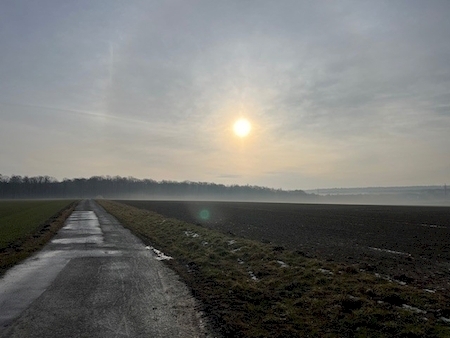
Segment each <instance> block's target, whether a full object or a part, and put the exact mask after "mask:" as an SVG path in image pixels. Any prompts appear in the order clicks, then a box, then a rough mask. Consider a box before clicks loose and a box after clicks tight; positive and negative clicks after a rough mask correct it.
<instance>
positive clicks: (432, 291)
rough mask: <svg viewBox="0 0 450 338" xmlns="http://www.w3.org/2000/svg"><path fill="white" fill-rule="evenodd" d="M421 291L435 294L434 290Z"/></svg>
mask: <svg viewBox="0 0 450 338" xmlns="http://www.w3.org/2000/svg"><path fill="white" fill-rule="evenodd" d="M423 291H425V292H429V293H436V290H431V289H423Z"/></svg>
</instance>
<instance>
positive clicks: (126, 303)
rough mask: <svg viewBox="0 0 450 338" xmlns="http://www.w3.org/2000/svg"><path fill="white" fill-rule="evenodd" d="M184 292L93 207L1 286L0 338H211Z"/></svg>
mask: <svg viewBox="0 0 450 338" xmlns="http://www.w3.org/2000/svg"><path fill="white" fill-rule="evenodd" d="M198 308H199V307H198V304H197V303H196V301H195V299H194V298H193V297H192V295H191V294H190V292H189V290H188V288H187V287H186V286H185V285H184V284H183V283H182V282H181V281H180V280H179V279H178V276H177V275H176V274H175V273H174V272H173V271H172V270H170V269H169V268H167V267H166V266H165V265H164V264H163V263H162V262H161V261H159V260H158V259H157V256H156V255H155V254H154V253H153V252H152V251H151V250H148V248H146V247H145V245H144V244H143V243H142V242H141V241H140V240H139V239H138V238H136V237H135V236H134V235H132V234H131V233H130V232H129V231H128V230H127V229H125V228H123V227H122V226H121V225H120V224H119V222H118V221H117V220H116V219H115V218H114V217H112V216H111V215H109V214H108V213H106V212H105V211H104V210H103V209H102V208H101V207H100V206H98V205H97V204H96V203H95V202H93V201H82V202H80V204H79V205H78V206H77V208H76V210H75V211H74V212H73V213H72V215H71V216H70V217H69V218H68V219H67V221H66V224H65V226H64V227H63V228H62V229H61V230H60V231H59V232H58V234H57V235H56V236H55V237H54V239H53V240H52V241H51V242H50V243H49V244H48V245H47V246H46V247H44V249H43V250H42V251H40V252H39V253H37V254H36V255H34V256H32V257H30V258H29V259H27V260H26V261H24V262H23V263H22V264H19V265H17V266H15V267H14V268H12V269H10V270H9V271H8V272H7V273H6V274H5V275H4V276H3V277H2V278H1V279H0V337H210V336H213V334H212V333H210V332H208V331H207V327H206V325H205V319H204V317H203V315H202V313H201V312H200V311H198V310H197V309H198Z"/></svg>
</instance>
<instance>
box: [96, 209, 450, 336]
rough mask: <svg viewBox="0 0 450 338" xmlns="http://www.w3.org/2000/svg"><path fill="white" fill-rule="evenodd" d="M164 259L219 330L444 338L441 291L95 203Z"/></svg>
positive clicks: (449, 329) (445, 308)
mask: <svg viewBox="0 0 450 338" xmlns="http://www.w3.org/2000/svg"><path fill="white" fill-rule="evenodd" d="M98 202H99V203H100V204H101V205H102V206H103V207H104V208H105V209H106V210H107V211H108V212H109V213H111V214H112V215H114V216H115V217H116V218H117V219H118V220H119V221H120V222H121V223H122V224H123V225H124V226H126V227H128V228H129V229H131V230H132V231H133V232H134V233H135V234H137V235H138V236H139V237H140V238H142V240H143V241H144V242H145V243H147V244H149V245H152V246H153V247H155V248H157V249H159V250H161V251H163V252H164V254H166V255H169V256H171V257H173V259H172V260H168V261H166V262H167V264H169V265H170V266H171V267H172V268H173V269H174V270H175V271H177V273H178V274H179V275H180V276H181V278H183V279H184V281H185V282H186V283H187V284H188V285H189V286H190V288H191V290H192V292H193V294H194V296H195V297H197V298H198V299H199V300H201V302H202V303H203V304H204V310H205V313H207V314H208V315H209V317H210V318H211V319H212V320H213V322H214V323H215V324H216V325H217V327H218V328H219V329H220V330H221V332H222V333H223V334H224V335H225V336H234V337H306V336H308V337H336V336H338V337H344V336H345V337H425V336H426V337H449V336H450V326H449V325H450V324H449V323H448V322H446V321H447V320H448V318H449V317H450V308H449V305H448V304H449V300H450V299H449V297H448V293H442V292H434V293H433V292H429V291H433V290H428V291H426V290H420V289H416V288H413V287H411V286H407V285H399V284H396V283H395V282H392V281H387V280H385V279H382V278H377V277H376V276H374V275H372V274H369V273H366V272H361V271H359V270H357V269H356V268H355V267H352V266H346V265H341V264H336V263H331V262H324V261H320V260H317V259H310V258H307V257H304V256H303V255H302V254H301V253H298V252H294V251H290V250H285V249H284V248H283V247H273V246H271V245H268V244H264V243H260V242H257V241H251V240H247V239H243V238H239V237H234V236H229V235H226V234H223V233H221V232H217V231H213V230H210V229H206V228H204V227H201V226H198V225H193V224H189V223H185V222H182V221H179V220H175V219H170V218H164V217H163V216H161V215H159V214H156V213H153V212H151V211H146V210H142V209H137V208H134V207H131V206H127V205H124V204H120V203H117V202H111V201H104V200H102V201H98Z"/></svg>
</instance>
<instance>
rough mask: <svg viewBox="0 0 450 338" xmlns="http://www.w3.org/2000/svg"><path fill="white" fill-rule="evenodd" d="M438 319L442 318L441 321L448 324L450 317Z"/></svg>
mask: <svg viewBox="0 0 450 338" xmlns="http://www.w3.org/2000/svg"><path fill="white" fill-rule="evenodd" d="M439 319H440V320H442V321H443V322H445V323H447V324H450V318H445V317H441V318H439Z"/></svg>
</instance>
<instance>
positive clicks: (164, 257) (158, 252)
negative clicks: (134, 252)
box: [145, 246, 173, 261]
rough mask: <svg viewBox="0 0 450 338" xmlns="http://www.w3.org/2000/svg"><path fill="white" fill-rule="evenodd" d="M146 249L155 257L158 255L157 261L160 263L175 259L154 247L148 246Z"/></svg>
mask: <svg viewBox="0 0 450 338" xmlns="http://www.w3.org/2000/svg"><path fill="white" fill-rule="evenodd" d="M145 248H146V249H147V250H152V251H153V252H154V253H155V255H156V257H155V259H156V260H158V261H164V260H169V259H173V258H172V257H170V256H167V255H165V254H164V253H163V252H162V251H160V250H158V249H155V248H154V247H152V246H146V247H145Z"/></svg>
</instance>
